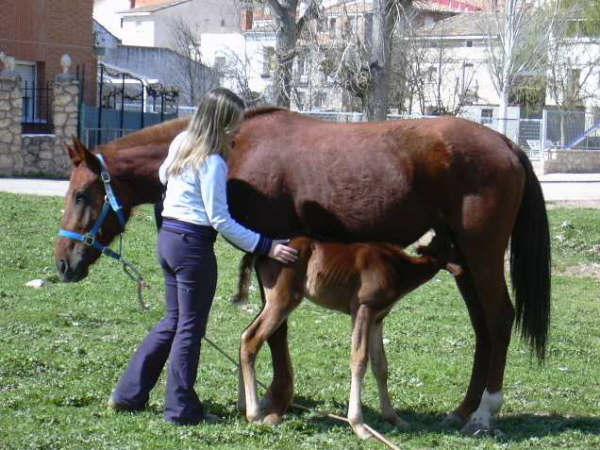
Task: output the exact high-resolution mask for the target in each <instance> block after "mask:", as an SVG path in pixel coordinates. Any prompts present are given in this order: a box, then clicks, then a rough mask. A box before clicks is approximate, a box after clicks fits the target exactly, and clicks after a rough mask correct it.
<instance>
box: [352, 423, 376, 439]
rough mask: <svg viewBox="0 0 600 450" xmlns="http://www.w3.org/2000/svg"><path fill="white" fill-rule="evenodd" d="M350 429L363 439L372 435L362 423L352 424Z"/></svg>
mask: <svg viewBox="0 0 600 450" xmlns="http://www.w3.org/2000/svg"><path fill="white" fill-rule="evenodd" d="M352 430H353V431H354V434H356V436H358V438H359V439H361V440H363V441H365V440H367V439H369V438H371V437H373V435H372V434H371V432H370V431H369V430H367V428H366V427H365V426H364V425H362V424H360V425H352Z"/></svg>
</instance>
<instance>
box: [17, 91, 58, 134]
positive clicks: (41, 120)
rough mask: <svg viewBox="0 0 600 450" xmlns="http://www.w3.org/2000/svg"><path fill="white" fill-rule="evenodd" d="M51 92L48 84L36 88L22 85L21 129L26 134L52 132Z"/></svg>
mask: <svg viewBox="0 0 600 450" xmlns="http://www.w3.org/2000/svg"><path fill="white" fill-rule="evenodd" d="M52 99H53V90H52V86H51V84H50V83H46V85H44V86H41V87H40V86H37V85H36V84H35V83H31V82H27V81H25V82H24V83H23V114H22V118H21V129H22V132H23V133H26V134H46V133H52V132H53V129H54V127H53V124H52Z"/></svg>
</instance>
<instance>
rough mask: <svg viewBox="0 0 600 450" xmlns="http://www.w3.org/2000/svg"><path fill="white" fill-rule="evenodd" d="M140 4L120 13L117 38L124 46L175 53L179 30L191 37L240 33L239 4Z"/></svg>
mask: <svg viewBox="0 0 600 450" xmlns="http://www.w3.org/2000/svg"><path fill="white" fill-rule="evenodd" d="M142 3H143V5H142V6H138V5H139V4H140V2H139V1H138V2H136V3H135V6H136V7H135V8H131V9H127V10H123V11H121V12H120V21H121V32H120V35H119V36H120V37H121V39H122V40H123V44H124V45H135V46H145V47H163V48H171V49H173V50H175V51H178V48H177V47H178V46H179V45H178V43H177V39H176V37H175V34H176V33H177V30H178V29H181V28H182V27H183V28H186V29H189V30H190V31H191V32H193V34H195V35H197V36H200V35H201V34H202V33H232V32H239V30H240V10H241V4H240V3H241V2H239V1H238V0H171V1H166V2H149V1H147V2H142Z"/></svg>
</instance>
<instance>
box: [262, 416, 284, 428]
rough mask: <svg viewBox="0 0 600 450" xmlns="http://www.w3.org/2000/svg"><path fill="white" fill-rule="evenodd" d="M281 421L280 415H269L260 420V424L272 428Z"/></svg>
mask: <svg viewBox="0 0 600 450" xmlns="http://www.w3.org/2000/svg"><path fill="white" fill-rule="evenodd" d="M281 421H282V417H281V415H280V414H276V413H271V414H267V415H266V416H265V418H264V419H263V420H262V423H263V424H265V425H269V426H272V427H274V426H276V425H279V424H280V423H281Z"/></svg>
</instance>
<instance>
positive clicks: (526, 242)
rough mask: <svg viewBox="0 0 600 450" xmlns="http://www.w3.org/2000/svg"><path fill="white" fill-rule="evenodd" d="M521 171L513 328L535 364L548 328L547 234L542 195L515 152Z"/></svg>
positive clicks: (515, 234)
mask: <svg viewBox="0 0 600 450" xmlns="http://www.w3.org/2000/svg"><path fill="white" fill-rule="evenodd" d="M515 151H516V152H517V155H518V157H519V160H520V161H521V164H522V165H523V168H524V169H525V174H526V178H525V189H524V192H523V199H522V200H521V206H520V208H519V213H518V215H517V221H516V223H515V226H514V228H513V233H512V237H511V244H510V253H511V255H510V276H511V279H512V287H513V293H514V297H515V306H516V326H517V328H518V329H519V330H520V332H521V336H522V337H523V339H524V340H526V341H527V342H528V343H529V345H530V346H531V348H532V350H533V349H535V353H536V355H537V357H538V359H539V360H543V359H544V357H545V355H546V344H547V340H548V327H549V324H550V262H551V261H550V257H551V256H550V233H549V230H548V216H547V214H546V206H545V203H544V195H543V193H542V187H541V185H540V182H539V180H538V179H537V176H536V175H535V173H534V171H533V167H532V165H531V162H530V161H529V158H528V157H527V155H526V154H525V152H523V151H522V150H520V149H518V148H515Z"/></svg>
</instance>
